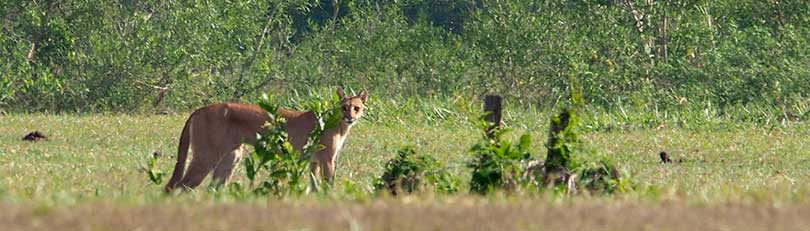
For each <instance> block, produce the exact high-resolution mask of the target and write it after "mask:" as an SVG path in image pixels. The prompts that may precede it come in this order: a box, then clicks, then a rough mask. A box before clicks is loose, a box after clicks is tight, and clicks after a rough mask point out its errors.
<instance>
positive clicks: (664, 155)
mask: <svg viewBox="0 0 810 231" xmlns="http://www.w3.org/2000/svg"><path fill="white" fill-rule="evenodd" d="M658 156H660V157H661V163H672V159H670V158H669V155H668V154H667V152H665V151H661V153H658Z"/></svg>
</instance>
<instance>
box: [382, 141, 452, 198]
mask: <svg viewBox="0 0 810 231" xmlns="http://www.w3.org/2000/svg"><path fill="white" fill-rule="evenodd" d="M458 184H459V181H458V179H456V178H455V177H453V176H452V175H450V173H448V172H447V171H446V170H445V169H444V166H443V165H442V164H441V162H439V161H437V160H436V159H435V158H433V157H432V156H430V155H426V154H417V153H416V150H414V148H413V147H403V148H401V149H399V150H397V155H396V156H394V158H393V159H391V160H389V161H388V162H387V163H386V164H385V170H384V172H383V175H382V176H381V177H380V178H378V179H377V180H376V182H375V183H374V188H375V189H376V190H377V191H381V190H386V191H388V192H389V193H391V195H399V194H402V193H407V194H410V193H418V192H424V191H425V190H433V192H436V193H455V192H457V191H458Z"/></svg>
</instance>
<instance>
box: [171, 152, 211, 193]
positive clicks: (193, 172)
mask: <svg viewBox="0 0 810 231" xmlns="http://www.w3.org/2000/svg"><path fill="white" fill-rule="evenodd" d="M193 151H194V152H193V155H192V158H191V163H189V166H188V170H186V174H184V175H183V179H182V180H180V187H182V188H184V189H193V188H195V187H197V186H199V185H200V184H201V183H202V182H203V180H204V179H205V177H206V176H208V173H209V172H211V169H213V168H214V165H215V164H216V161H213V160H209V159H207V158H210V157H212V156H214V155H210V153H204V152H203V151H197V150H193Z"/></svg>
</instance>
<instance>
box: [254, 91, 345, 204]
mask: <svg viewBox="0 0 810 231" xmlns="http://www.w3.org/2000/svg"><path fill="white" fill-rule="evenodd" d="M336 101H337V100H336V99H333V100H329V101H324V100H322V99H318V98H316V99H312V100H310V101H309V103H308V106H309V108H310V110H311V111H312V112H314V113H315V116H316V118H317V121H318V123H316V126H315V129H314V130H313V131H312V132H311V133H310V135H309V137H308V141H307V144H306V145H304V147H303V150H302V151H298V150H295V149H293V146H292V144H290V142H289V140H288V136H287V132H286V130H285V120H284V118H283V117H281V116H279V115H278V114H277V111H278V105H276V104H275V103H273V102H272V98H271V97H270V96H265V97H264V98H263V100H262V101H261V102H260V103H259V105H260V106H261V107H262V108H263V109H264V110H265V111H267V113H268V114H269V115H270V122H269V123H268V124H267V125H266V126H265V127H266V129H265V130H264V131H262V132H261V133H260V135H259V138H258V139H257V141H256V144H255V145H254V152H253V153H252V154H251V155H250V156H248V158H245V160H244V165H245V169H246V172H247V178H248V180H249V181H250V188H253V191H254V192H255V193H257V194H261V195H266V194H273V195H277V196H282V195H298V194H304V193H307V192H309V191H310V190H312V189H313V188H314V190H319V189H320V188H319V185H318V182H316V177H315V176H314V175H312V174H310V171H309V168H308V166H309V162H310V157H311V156H312V155H313V154H314V153H315V152H316V151H318V150H320V149H322V148H323V146H322V145H320V144H319V143H318V137H319V136H320V135H321V133H323V132H324V131H325V130H329V129H332V128H334V127H336V126H337V124H338V122H339V120H340V114H339V109H338V106H339V104H338V103H337V102H336ZM324 118H325V119H324ZM262 171H264V175H265V177H266V178H267V179H266V180H264V181H262V182H261V183H260V184H259V185H255V184H254V182H255V181H256V180H257V179H258V178H257V177H258V176H259V174H260V173H262ZM307 176H309V178H307ZM307 179H309V181H307ZM307 183H310V184H307ZM310 186H311V187H313V188H310Z"/></svg>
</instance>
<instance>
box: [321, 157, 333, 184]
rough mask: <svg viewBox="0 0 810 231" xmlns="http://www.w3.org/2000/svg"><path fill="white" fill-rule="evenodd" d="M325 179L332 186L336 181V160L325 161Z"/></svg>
mask: <svg viewBox="0 0 810 231" xmlns="http://www.w3.org/2000/svg"><path fill="white" fill-rule="evenodd" d="M323 177H324V178H325V179H326V182H327V183H329V184H330V185H331V184H332V182H333V181H334V180H335V160H334V159H331V160H329V161H324V167H323Z"/></svg>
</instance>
